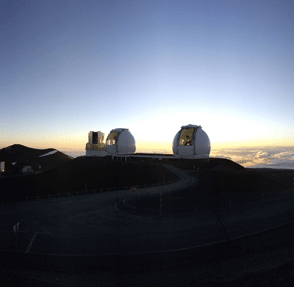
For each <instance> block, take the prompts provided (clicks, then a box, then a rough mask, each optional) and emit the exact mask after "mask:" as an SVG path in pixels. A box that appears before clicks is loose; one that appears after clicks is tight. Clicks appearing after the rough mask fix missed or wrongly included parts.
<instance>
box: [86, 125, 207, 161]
mask: <svg viewBox="0 0 294 287" xmlns="http://www.w3.org/2000/svg"><path fill="white" fill-rule="evenodd" d="M88 138H89V140H88V143H87V144H86V156H107V155H109V156H111V157H112V159H115V160H122V161H123V160H125V161H126V160H130V159H131V158H133V157H134V158H136V157H145V158H151V159H155V158H159V159H160V160H161V159H163V158H187V159H193V158H207V157H209V153H210V141H209V138H208V136H207V134H206V133H205V131H203V130H202V127H201V126H197V125H186V126H182V127H181V129H180V130H179V131H178V132H177V134H176V135H175V137H174V140H173V147H172V148H173V155H172V154H158V155H155V154H148V153H146V154H142V153H138V154H135V152H136V141H135V138H134V137H133V135H132V134H131V133H130V131H129V129H124V128H117V129H113V130H111V131H110V133H109V134H108V136H107V139H106V143H104V133H102V132H100V131H98V132H93V131H91V132H89V134H88Z"/></svg>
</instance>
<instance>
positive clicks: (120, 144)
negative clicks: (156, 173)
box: [106, 128, 136, 154]
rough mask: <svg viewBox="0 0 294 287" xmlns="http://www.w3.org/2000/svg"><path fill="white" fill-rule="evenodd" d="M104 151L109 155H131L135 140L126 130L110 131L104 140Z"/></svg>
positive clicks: (133, 151)
mask: <svg viewBox="0 0 294 287" xmlns="http://www.w3.org/2000/svg"><path fill="white" fill-rule="evenodd" d="M106 151H107V153H109V154H133V153H135V151H136V142H135V139H134V137H133V135H132V134H131V133H130V131H129V130H128V129H121V128H120V129H114V130H111V131H110V133H109V135H108V136H107V139H106Z"/></svg>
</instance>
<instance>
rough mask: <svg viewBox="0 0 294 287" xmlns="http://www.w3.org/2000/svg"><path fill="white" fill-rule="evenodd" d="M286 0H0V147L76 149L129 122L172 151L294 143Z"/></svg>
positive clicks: (140, 141) (290, 23) (147, 140)
mask: <svg viewBox="0 0 294 287" xmlns="http://www.w3.org/2000/svg"><path fill="white" fill-rule="evenodd" d="M293 15H294V2H293V1H271V0H267V1H256V0H255V1H250V0H247V1H242V0H240V1H226V0H223V1H218V0H216V1H208V0H206V1H204V0H199V1H186V0H170V1H168V0H165V1H152V0H148V1H135V0H134V1H123V0H121V1H108V0H107V1H87V0H83V1H79V0H68V1H66V0H51V1H42V0H36V1H33V0H28V1H25V0H21V1H15V0H9V1H1V2H0V54H1V57H0V67H1V68H0V103H1V104H0V148H2V147H6V146H9V145H12V144H16V143H18V144H23V145H26V146H29V147H34V148H56V149H80V150H84V149H85V145H86V143H87V141H88V132H89V131H102V132H104V133H105V137H106V136H107V135H108V133H109V132H110V130H111V129H114V128H128V129H129V130H130V132H131V133H132V135H133V136H134V137H135V139H136V146H137V151H150V150H154V151H156V150H166V151H167V152H171V151H172V141H173V138H174V136H175V134H176V133H177V132H178V131H179V130H180V128H181V126H183V125H187V124H194V125H201V126H202V128H203V130H204V131H205V132H206V133H207V135H208V136H209V139H210V142H211V148H212V151H213V150H214V149H216V148H231V147H239V146H240V147H242V146H243V147H249V146H262V145H263V146H282V147H286V146H294V116H293V106H294V105H293V104H294V94H293V90H294V89H293V88H294V81H293V78H294V49H293V47H294V20H293Z"/></svg>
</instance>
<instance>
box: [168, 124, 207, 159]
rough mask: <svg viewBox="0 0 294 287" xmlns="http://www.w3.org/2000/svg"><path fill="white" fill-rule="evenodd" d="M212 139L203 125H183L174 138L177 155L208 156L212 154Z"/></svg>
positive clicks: (174, 148)
mask: <svg viewBox="0 0 294 287" xmlns="http://www.w3.org/2000/svg"><path fill="white" fill-rule="evenodd" d="M210 148H211V147H210V140H209V138H208V136H207V134H206V133H205V132H204V131H203V130H202V127H201V126H197V125H191V124H190V125H186V126H182V127H181V129H180V130H179V131H178V132H177V134H176V135H175V137H174V140H173V153H174V156H175V157H182V158H207V157H209V154H210Z"/></svg>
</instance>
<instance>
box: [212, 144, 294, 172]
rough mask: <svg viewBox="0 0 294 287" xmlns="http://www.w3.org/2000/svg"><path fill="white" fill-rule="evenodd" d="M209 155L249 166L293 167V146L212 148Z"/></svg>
mask: <svg viewBox="0 0 294 287" xmlns="http://www.w3.org/2000/svg"><path fill="white" fill-rule="evenodd" d="M211 157H222V158H227V159H231V160H233V161H235V162H237V163H239V164H241V165H242V166H244V167H250V168H280V169H294V147H286V148H272V147H270V148H252V149H250V148H247V149H246V148H245V149H230V150H214V151H212V152H211Z"/></svg>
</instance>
